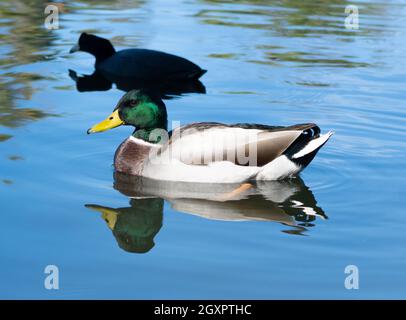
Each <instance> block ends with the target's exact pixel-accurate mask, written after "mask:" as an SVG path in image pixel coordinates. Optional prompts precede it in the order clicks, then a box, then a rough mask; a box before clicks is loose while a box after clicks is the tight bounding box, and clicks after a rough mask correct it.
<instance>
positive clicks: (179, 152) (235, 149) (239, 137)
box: [161, 122, 320, 166]
mask: <svg viewBox="0 0 406 320" xmlns="http://www.w3.org/2000/svg"><path fill="white" fill-rule="evenodd" d="M319 132H320V129H319V128H318V127H317V126H316V125H315V124H312V123H308V124H300V125H294V126H290V127H272V126H266V125H259V124H245V123H239V124H233V125H225V124H221V123H215V122H201V123H195V124H191V125H187V126H184V127H180V128H178V129H176V130H174V131H173V132H171V138H170V140H169V143H168V144H167V145H166V146H165V148H163V149H162V150H161V153H168V152H169V154H170V156H171V158H175V159H178V160H180V161H182V162H184V163H186V164H194V165H207V164H210V163H213V162H219V161H230V162H232V163H235V164H237V165H242V166H263V165H265V164H267V163H269V162H271V161H272V160H274V159H275V158H277V157H278V156H280V155H282V154H283V153H284V152H286V151H287V150H288V149H289V148H290V147H291V146H293V145H294V143H295V142H296V141H299V140H302V139H303V140H307V142H308V138H306V137H307V136H308V137H312V136H314V135H318V134H319ZM307 142H303V143H307Z"/></svg>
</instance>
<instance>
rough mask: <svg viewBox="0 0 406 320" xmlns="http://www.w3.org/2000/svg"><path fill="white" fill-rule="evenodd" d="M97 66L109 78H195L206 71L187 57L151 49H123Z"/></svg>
mask: <svg viewBox="0 0 406 320" xmlns="http://www.w3.org/2000/svg"><path fill="white" fill-rule="evenodd" d="M95 67H96V70H98V71H100V72H101V73H102V74H103V75H105V76H106V77H108V78H112V77H113V78H115V77H129V78H134V77H136V78H143V79H145V78H148V79H149V80H160V79H162V80H193V79H198V78H200V77H201V76H202V75H203V74H204V73H205V72H206V71H205V70H202V69H201V68H200V67H199V66H197V65H196V64H194V63H193V62H191V61H189V60H187V59H185V58H182V57H178V56H175V55H173V54H169V53H165V52H161V51H155V50H149V49H126V50H121V51H118V52H116V53H115V54H113V55H112V56H111V57H109V58H107V59H105V60H103V61H101V62H98V63H96V64H95Z"/></svg>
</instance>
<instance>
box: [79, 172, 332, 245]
mask: <svg viewBox="0 0 406 320" xmlns="http://www.w3.org/2000/svg"><path fill="white" fill-rule="evenodd" d="M243 186H244V185H243ZM114 188H115V189H116V190H118V191H119V192H120V193H122V194H124V195H125V196H127V197H129V198H131V200H130V207H125V208H110V207H105V206H100V205H94V204H87V205H86V207H87V208H89V209H93V210H96V211H98V212H100V213H101V216H102V218H103V219H104V220H105V221H106V223H107V225H108V227H109V228H110V229H111V230H112V231H113V235H114V236H115V238H116V240H117V243H118V245H119V246H120V248H122V249H123V250H125V251H128V252H136V253H145V252H148V251H149V250H151V249H152V248H153V246H154V237H155V236H156V234H157V233H158V232H159V230H160V229H161V227H162V220H163V208H164V201H167V202H168V203H169V204H170V205H171V207H172V208H173V209H174V210H176V211H179V212H183V213H187V214H192V215H197V216H200V217H202V218H206V219H210V220H222V221H273V222H278V223H282V224H284V225H286V226H289V227H291V228H290V229H289V230H284V231H283V232H285V233H289V234H296V235H304V232H305V231H307V228H308V227H312V226H314V222H315V221H316V219H317V218H320V219H327V216H326V215H325V213H324V211H323V210H322V209H321V208H320V207H318V206H317V202H316V199H315V198H314V196H313V193H312V192H311V191H310V189H309V188H308V187H307V186H306V185H305V184H304V182H303V180H302V179H300V178H299V177H298V178H295V179H290V180H284V181H257V182H256V183H255V184H254V185H251V184H247V185H246V188H245V189H244V190H243V191H241V185H235V184H205V183H182V182H169V181H158V180H152V179H147V178H143V177H136V176H129V175H125V174H122V173H118V172H116V173H115V174H114ZM237 188H238V189H239V190H240V192H238V193H235V192H233V191H234V190H236V189H237Z"/></svg>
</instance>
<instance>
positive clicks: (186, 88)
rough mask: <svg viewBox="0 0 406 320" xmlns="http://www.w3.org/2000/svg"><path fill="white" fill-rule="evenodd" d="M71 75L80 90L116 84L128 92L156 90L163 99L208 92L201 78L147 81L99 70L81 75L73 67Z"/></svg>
mask: <svg viewBox="0 0 406 320" xmlns="http://www.w3.org/2000/svg"><path fill="white" fill-rule="evenodd" d="M69 77H70V78H71V79H72V80H73V81H75V82H76V89H77V90H78V91H79V92H88V91H107V90H110V89H112V88H113V84H115V86H116V88H117V89H119V90H122V91H126V92H127V91H130V90H132V89H144V90H149V91H155V92H156V93H158V94H159V95H160V96H161V97H162V98H163V99H168V98H169V97H170V96H173V95H176V96H180V95H182V94H186V93H202V94H204V93H206V87H205V86H204V84H203V83H202V82H201V81H200V80H183V81H170V82H166V81H146V80H143V79H139V78H136V77H119V76H114V77H105V76H104V75H103V74H101V73H100V72H98V71H97V70H96V71H95V72H94V73H93V74H91V75H81V76H80V75H78V74H77V72H76V71H74V70H71V69H69Z"/></svg>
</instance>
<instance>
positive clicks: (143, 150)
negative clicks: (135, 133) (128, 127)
mask: <svg viewBox="0 0 406 320" xmlns="http://www.w3.org/2000/svg"><path fill="white" fill-rule="evenodd" d="M150 150H151V147H150V146H148V145H147V144H144V143H142V142H141V143H137V141H136V139H132V138H131V137H130V138H128V139H126V140H125V141H123V142H122V143H121V144H120V146H119V147H118V149H117V150H116V153H115V155H114V169H115V170H116V171H118V172H122V173H126V174H131V175H137V176H140V175H142V168H143V164H144V161H145V160H146V159H147V158H148V155H149V152H150Z"/></svg>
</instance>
